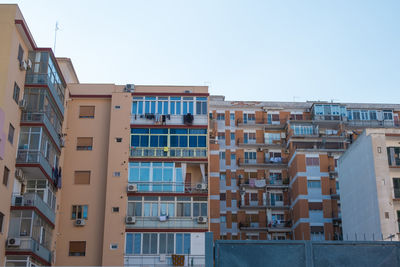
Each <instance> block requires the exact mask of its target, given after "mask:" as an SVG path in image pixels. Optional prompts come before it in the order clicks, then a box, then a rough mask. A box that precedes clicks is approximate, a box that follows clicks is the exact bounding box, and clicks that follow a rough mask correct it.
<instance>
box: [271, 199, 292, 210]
mask: <svg viewBox="0 0 400 267" xmlns="http://www.w3.org/2000/svg"><path fill="white" fill-rule="evenodd" d="M267 208H268V209H273V210H285V209H289V205H285V204H284V203H283V201H270V202H269V203H268V204H267Z"/></svg>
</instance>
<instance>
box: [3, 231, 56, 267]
mask: <svg viewBox="0 0 400 267" xmlns="http://www.w3.org/2000/svg"><path fill="white" fill-rule="evenodd" d="M8 238H13V236H9V237H8ZM16 239H19V240H20V242H21V243H20V245H19V246H7V247H6V251H7V252H6V253H7V254H11V255H12V254H13V253H15V255H21V254H23V253H27V254H30V253H33V254H35V255H37V256H39V257H40V258H41V259H42V260H44V261H46V262H47V263H51V252H50V250H48V249H47V248H45V247H44V246H42V245H41V244H39V242H37V241H36V240H34V239H32V238H31V237H16Z"/></svg>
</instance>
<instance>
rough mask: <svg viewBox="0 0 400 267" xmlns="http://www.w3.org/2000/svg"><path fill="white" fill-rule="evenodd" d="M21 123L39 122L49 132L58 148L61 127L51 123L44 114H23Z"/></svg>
mask: <svg viewBox="0 0 400 267" xmlns="http://www.w3.org/2000/svg"><path fill="white" fill-rule="evenodd" d="M21 122H41V123H43V124H44V125H45V126H46V128H47V129H48V130H49V133H50V135H51V137H52V138H53V140H54V141H55V142H56V144H57V146H58V147H60V136H59V133H61V125H59V124H57V123H51V122H50V119H49V117H48V116H47V114H46V113H36V112H24V113H22V115H21Z"/></svg>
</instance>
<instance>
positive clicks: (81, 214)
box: [71, 205, 88, 220]
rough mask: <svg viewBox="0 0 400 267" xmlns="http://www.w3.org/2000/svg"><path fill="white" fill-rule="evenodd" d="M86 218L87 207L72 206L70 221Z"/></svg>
mask: <svg viewBox="0 0 400 267" xmlns="http://www.w3.org/2000/svg"><path fill="white" fill-rule="evenodd" d="M87 218H88V206H87V205H74V206H72V216H71V219H72V220H76V219H85V220H86V219H87Z"/></svg>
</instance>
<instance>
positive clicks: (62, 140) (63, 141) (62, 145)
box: [60, 137, 65, 147]
mask: <svg viewBox="0 0 400 267" xmlns="http://www.w3.org/2000/svg"><path fill="white" fill-rule="evenodd" d="M60 147H65V139H64V138H63V137H61V138H60Z"/></svg>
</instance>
